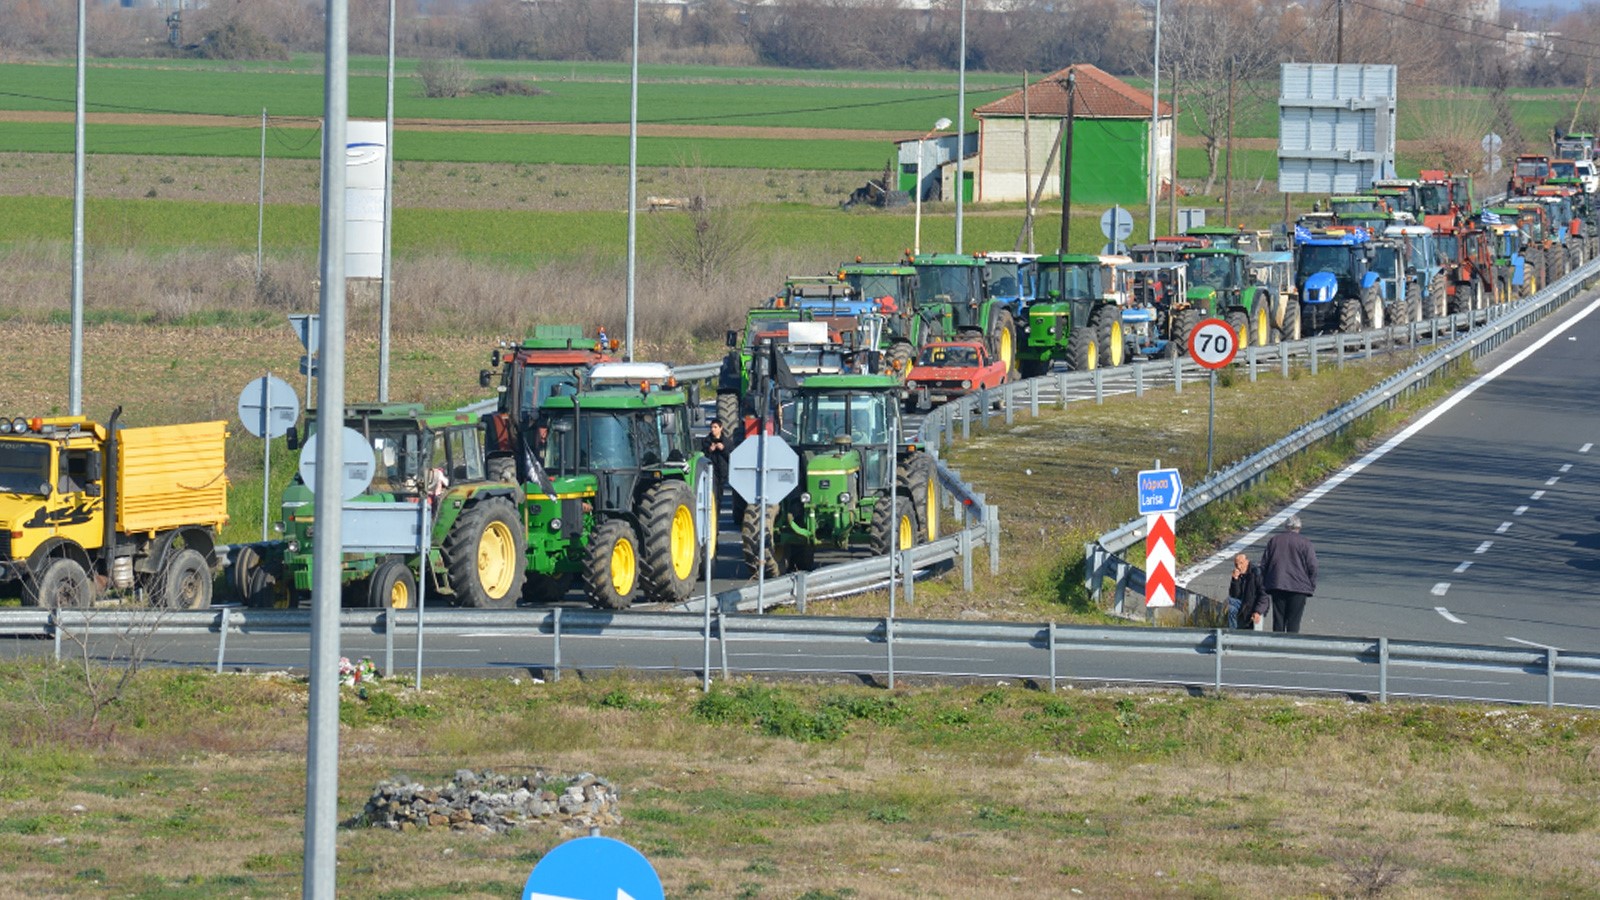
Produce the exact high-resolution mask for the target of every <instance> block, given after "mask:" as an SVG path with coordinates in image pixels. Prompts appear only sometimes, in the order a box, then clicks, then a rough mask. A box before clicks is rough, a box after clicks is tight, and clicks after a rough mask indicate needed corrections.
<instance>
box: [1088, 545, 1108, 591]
mask: <svg viewBox="0 0 1600 900" xmlns="http://www.w3.org/2000/svg"><path fill="white" fill-rule="evenodd" d="M1100 552H1101V551H1100V543H1099V542H1098V541H1090V542H1089V543H1087V544H1084V545H1083V568H1084V572H1083V586H1084V587H1085V588H1087V589H1088V590H1089V599H1090V600H1093V601H1094V602H1095V603H1099V602H1100V588H1101V586H1102V585H1101V582H1103V581H1105V576H1103V575H1101V574H1100V566H1101V558H1100Z"/></svg>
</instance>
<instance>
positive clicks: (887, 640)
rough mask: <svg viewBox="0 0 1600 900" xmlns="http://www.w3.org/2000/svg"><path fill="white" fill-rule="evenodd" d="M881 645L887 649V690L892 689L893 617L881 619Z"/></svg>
mask: <svg viewBox="0 0 1600 900" xmlns="http://www.w3.org/2000/svg"><path fill="white" fill-rule="evenodd" d="M883 646H884V648H885V649H886V650H887V651H888V654H889V655H888V659H889V690H891V691H892V690H894V619H891V618H885V619H884V620H883Z"/></svg>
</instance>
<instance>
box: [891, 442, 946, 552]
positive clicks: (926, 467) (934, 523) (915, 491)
mask: <svg viewBox="0 0 1600 900" xmlns="http://www.w3.org/2000/svg"><path fill="white" fill-rule="evenodd" d="M900 478H901V481H902V482H903V483H904V485H905V491H906V493H907V494H909V495H910V497H911V502H912V503H913V504H915V505H916V510H917V520H918V521H919V522H921V523H922V526H923V527H922V531H921V532H920V533H919V534H918V537H917V543H919V544H921V543H924V542H926V541H935V540H938V539H939V485H938V478H939V469H938V465H937V464H936V463H934V461H933V457H931V456H929V455H928V454H926V453H913V454H911V456H910V457H909V458H907V459H906V462H905V465H903V466H901V467H900Z"/></svg>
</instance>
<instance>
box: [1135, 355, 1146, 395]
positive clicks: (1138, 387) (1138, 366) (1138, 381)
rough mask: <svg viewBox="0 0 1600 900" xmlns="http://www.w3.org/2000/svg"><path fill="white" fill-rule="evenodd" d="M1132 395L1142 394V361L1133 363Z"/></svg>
mask: <svg viewBox="0 0 1600 900" xmlns="http://www.w3.org/2000/svg"><path fill="white" fill-rule="evenodd" d="M1133 395H1134V396H1135V397H1143V396H1144V363H1134V364H1133Z"/></svg>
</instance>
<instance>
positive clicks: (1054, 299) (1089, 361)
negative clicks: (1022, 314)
mask: <svg viewBox="0 0 1600 900" xmlns="http://www.w3.org/2000/svg"><path fill="white" fill-rule="evenodd" d="M1125 262H1128V258H1127V257H1124V256H1104V257H1102V256H1095V255H1092V254H1084V253H1069V254H1064V255H1062V254H1056V255H1052V256H1041V257H1039V260H1038V262H1037V263H1036V265H1037V266H1038V271H1039V299H1037V300H1035V301H1034V302H1032V303H1030V304H1028V322H1027V333H1026V335H1025V336H1024V338H1023V341H1022V343H1021V346H1020V347H1018V350H1017V356H1018V365H1019V366H1020V368H1021V369H1022V375H1023V377H1025V378H1035V377H1037V376H1040V375H1043V374H1044V373H1045V372H1048V371H1049V370H1050V364H1051V363H1052V362H1054V361H1055V360H1058V359H1065V360H1066V361H1067V366H1068V367H1069V368H1071V369H1072V370H1073V371H1074V372H1087V371H1089V370H1090V369H1097V368H1100V367H1101V366H1119V365H1122V357H1123V351H1124V348H1125V346H1126V344H1125V342H1124V339H1123V334H1122V307H1123V305H1124V304H1123V303H1122V300H1121V295H1120V294H1118V293H1117V290H1118V288H1117V279H1116V277H1115V267H1116V266H1117V265H1118V264H1120V263H1125Z"/></svg>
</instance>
